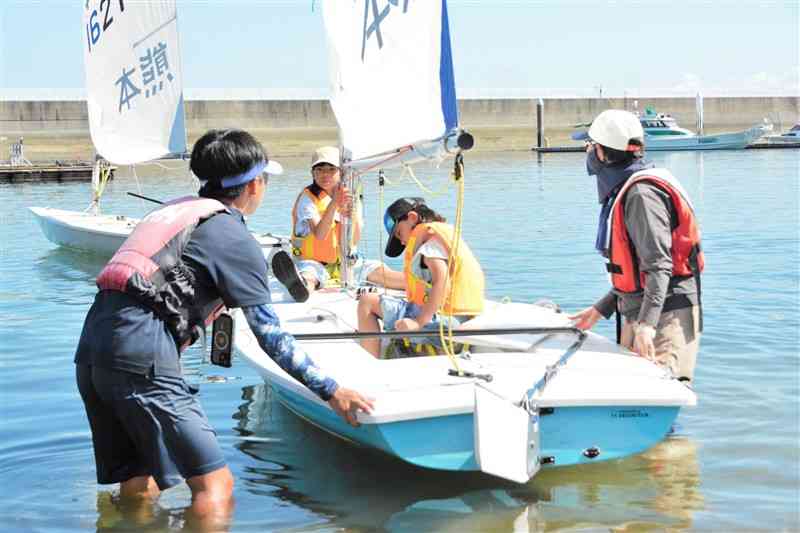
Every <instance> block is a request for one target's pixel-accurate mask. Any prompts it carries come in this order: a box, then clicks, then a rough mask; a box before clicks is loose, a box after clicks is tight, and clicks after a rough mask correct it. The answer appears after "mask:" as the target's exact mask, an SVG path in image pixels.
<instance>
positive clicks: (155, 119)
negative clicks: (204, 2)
mask: <svg viewBox="0 0 800 533" xmlns="http://www.w3.org/2000/svg"><path fill="white" fill-rule="evenodd" d="M83 7H84V11H83V43H84V44H83V49H84V54H83V55H84V64H85V67H86V103H87V107H88V112H89V128H90V131H91V135H92V142H93V143H94V146H95V149H96V150H97V152H98V153H99V154H100V155H101V156H103V157H104V158H105V159H107V160H108V161H110V162H112V163H115V164H133V163H140V162H144V161H149V160H152V159H156V158H159V157H162V156H164V155H167V154H170V153H183V152H185V151H186V130H185V125H184V109H183V80H182V75H181V61H180V53H179V43H178V30H177V10H176V6H175V0H148V1H147V2H139V1H134V0H85V1H84V2H83Z"/></svg>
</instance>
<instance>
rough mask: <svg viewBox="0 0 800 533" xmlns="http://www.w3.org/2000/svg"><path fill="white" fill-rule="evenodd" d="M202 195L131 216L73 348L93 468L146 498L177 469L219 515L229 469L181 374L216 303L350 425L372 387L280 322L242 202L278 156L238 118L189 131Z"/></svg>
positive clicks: (225, 506) (251, 204) (202, 511)
mask: <svg viewBox="0 0 800 533" xmlns="http://www.w3.org/2000/svg"><path fill="white" fill-rule="evenodd" d="M190 168H191V170H192V172H193V173H194V175H195V176H196V177H197V178H198V179H199V180H200V181H201V182H203V186H202V188H201V189H200V192H199V197H186V198H180V199H178V200H174V201H171V202H168V203H167V204H165V205H164V206H163V207H160V208H158V209H157V210H155V211H153V212H152V213H150V214H149V215H148V216H147V217H145V218H144V219H143V220H142V221H141V222H140V223H139V224H138V225H137V226H136V228H135V229H134V231H133V233H132V234H131V235H130V237H129V238H128V239H127V240H126V241H125V243H124V244H123V245H122V247H121V248H120V250H119V251H118V252H117V253H116V254H115V255H114V257H113V258H112V259H111V261H109V263H108V264H107V265H106V266H105V268H103V270H102V272H101V273H100V276H98V278H97V285H98V288H99V289H100V290H99V292H98V293H97V295H96V297H95V301H94V303H93V305H92V307H91V309H90V310H89V313H88V315H87V317H86V320H85V322H84V326H83V332H82V334H81V339H80V341H79V344H78V349H77V352H76V355H75V363H76V369H77V370H76V378H77V383H78V389H79V391H80V394H81V398H82V399H83V402H84V405H85V408H86V414H87V417H88V419H89V424H90V427H91V430H92V441H93V444H94V453H95V463H96V467H97V480H98V482H99V483H101V484H110V483H120V495H121V497H122V498H125V499H131V500H133V501H143V500H149V499H154V498H155V497H157V496H158V495H159V493H160V491H162V490H165V489H167V488H169V487H172V486H174V485H176V484H178V483H180V482H181V481H182V480H186V482H187V484H188V485H189V488H190V489H191V491H192V508H191V510H192V511H193V515H194V516H195V517H197V518H199V519H200V520H201V522H202V523H203V524H204V525H205V526H208V527H207V528H208V529H215V530H216V529H219V528H220V527H221V526H222V522H224V520H225V516H226V515H227V514H228V513H229V512H230V508H231V504H232V499H231V494H232V488H233V477H232V475H231V472H230V470H229V469H228V467H227V466H226V463H225V458H224V456H223V454H222V450H221V448H220V446H219V443H218V442H217V440H216V434H215V432H214V430H213V429H212V428H211V426H210V424H209V422H208V419H207V418H206V416H205V414H204V413H203V409H202V407H201V406H200V403H199V401H198V399H197V396H196V394H197V392H198V390H197V388H196V387H193V386H192V385H189V384H188V383H186V382H185V381H184V378H183V373H182V368H181V362H180V353H181V352H182V351H183V350H184V349H185V348H186V347H188V346H189V345H190V344H192V343H194V342H195V341H196V340H198V338H199V337H201V336H203V335H204V330H205V325H206V324H208V323H210V322H211V321H212V320H214V319H215V317H217V316H218V314H219V312H220V311H222V310H224V308H225V307H227V308H241V309H242V312H243V314H244V316H245V318H246V319H247V322H248V324H249V325H250V328H251V329H252V330H253V333H254V334H255V337H256V339H257V340H258V343H259V345H260V346H261V348H262V349H263V350H264V352H265V353H267V354H268V355H269V356H270V357H271V358H272V359H273V360H275V362H276V363H277V364H278V365H279V366H280V367H281V368H283V369H284V370H285V371H286V372H288V373H289V374H291V375H292V376H293V377H294V378H296V379H297V380H298V381H300V382H301V383H303V384H304V385H305V386H306V387H308V388H309V389H310V390H312V391H313V392H314V393H316V394H317V395H318V396H319V397H320V398H322V399H323V400H325V401H327V402H328V403H329V404H330V406H331V407H332V408H333V410H334V411H336V412H337V413H338V414H339V415H341V416H342V417H343V418H345V419H346V420H347V421H348V422H350V423H351V424H353V425H356V424H357V422H356V411H358V410H363V411H369V410H370V409H371V406H372V402H371V400H368V399H366V398H364V397H363V396H361V395H360V394H359V393H357V392H355V391H352V390H349V389H346V388H344V387H340V386H339V385H338V384H337V383H336V381H334V380H333V379H331V378H330V377H328V376H327V375H325V373H324V372H323V371H322V370H321V369H319V368H318V367H317V366H316V365H315V364H314V362H313V361H312V360H311V359H310V358H309V357H308V356H307V355H306V354H305V352H304V351H303V350H302V348H300V347H299V345H298V344H297V343H296V342H295V340H294V338H293V337H292V336H291V335H289V334H288V333H285V332H284V331H283V330H282V329H281V327H280V323H279V321H278V318H277V316H276V315H275V312H274V310H273V308H272V305H271V304H270V294H269V289H268V286H267V271H266V264H265V262H264V256H263V254H262V252H261V248H260V247H259V245H258V243H257V242H256V240H255V239H254V238H253V236H252V235H251V234H250V232H249V231H248V230H247V227H246V225H245V216H247V215H250V214H252V213H254V212H255V211H256V210H257V209H258V207H259V206H260V204H261V201H262V199H263V196H264V192H265V191H266V188H267V181H268V179H269V175H270V174H280V173H281V172H282V168H281V166H280V165H279V164H278V163H277V162H275V161H271V160H270V159H269V158H268V157H267V154H266V151H265V150H264V148H263V147H262V146H261V144H260V143H259V142H258V141H257V140H256V139H255V138H253V136H252V135H250V134H249V133H247V132H245V131H242V130H233V129H232V130H211V131H209V132H208V133H206V134H205V135H203V136H202V137H201V138H200V139H199V140H198V141H197V142H196V143H195V145H194V148H193V150H192V157H191V162H190Z"/></svg>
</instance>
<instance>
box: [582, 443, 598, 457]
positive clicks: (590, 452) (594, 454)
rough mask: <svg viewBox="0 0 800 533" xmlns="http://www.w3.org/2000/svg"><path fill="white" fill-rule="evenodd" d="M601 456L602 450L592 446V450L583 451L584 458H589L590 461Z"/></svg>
mask: <svg viewBox="0 0 800 533" xmlns="http://www.w3.org/2000/svg"><path fill="white" fill-rule="evenodd" d="M599 455H600V450H598V449H597V448H595V447H594V446H592V447H591V448H586V449H585V450H583V456H584V457H588V458H589V459H594V458H595V457H597V456H599Z"/></svg>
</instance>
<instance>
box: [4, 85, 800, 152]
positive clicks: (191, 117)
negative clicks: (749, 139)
mask: <svg viewBox="0 0 800 533" xmlns="http://www.w3.org/2000/svg"><path fill="white" fill-rule="evenodd" d="M536 104H537V100H536V99H533V98H518V99H514V98H509V99H504V98H496V99H465V100H460V101H459V109H460V118H461V123H462V125H463V126H464V127H465V128H467V129H470V130H473V131H474V132H475V133H476V137H477V140H478V144H477V146H476V148H477V149H481V148H484V149H529V148H530V147H532V146H533V145H534V144H535V141H536ZM648 106H652V107H654V108H655V109H656V110H657V111H659V112H665V113H669V114H671V115H672V116H673V117H675V118H676V119H677V121H678V123H679V124H680V125H683V126H684V127H687V128H689V129H694V127H695V124H696V118H697V117H696V112H695V99H694V98H637V99H636V100H634V99H632V98H549V99H544V135H545V138H546V140H547V142H548V143H549V144H551V145H552V144H558V143H565V142H568V140H569V134H570V133H571V132H572V131H574V130H573V126H574V125H575V124H580V123H586V122H590V121H591V120H592V118H593V117H594V116H595V115H597V114H598V113H599V112H600V111H602V110H604V109H610V108H615V109H628V110H633V109H634V108H636V109H639V110H644V109H645V108H646V107H648ZM764 118H767V119H769V120H770V121H772V122H773V124H775V127H776V130H779V131H782V130H785V129H788V128H789V127H791V125H793V124H795V123H797V122H798V121H800V97H797V96H783V97H776V96H769V97H709V98H705V99H704V121H705V129H706V131H707V132H711V133H715V132H720V131H726V130H737V129H744V128H746V127H749V126H752V125H753V124H755V123H758V122H761V121H762V120H763V119H764ZM186 124H187V128H188V131H189V137H190V141H191V140H193V139H194V138H196V137H197V136H198V135H200V134H201V133H202V132H203V131H205V130H207V129H209V128H225V127H239V128H244V129H248V130H254V131H255V132H261V134H262V136H263V137H266V138H268V139H269V138H273V137H274V136H281V137H286V138H291V139H295V140H297V141H298V143H299V144H296V146H295V147H296V148H297V149H298V151H300V152H302V151H305V149H306V147H305V146H304V143H303V142H302V141H303V140H304V139H305V138H306V137H308V140H309V142H311V143H312V144H313V143H315V142H317V141H320V140H324V141H331V140H332V141H335V139H336V132H335V128H336V120H335V117H334V114H333V111H332V110H331V107H330V104H329V103H328V101H327V100H189V101H187V102H186ZM375 127H376V128H378V127H389V128H390V127H391V124H377V123H376V124H375ZM20 135H22V136H34V137H48V138H49V137H53V138H56V137H59V136H61V137H69V136H71V137H75V138H85V139H88V135H89V125H88V118H87V110H86V102H85V101H74V100H73V101H11V100H6V101H0V137H2V136H5V137H8V138H13V137H15V136H20ZM482 141H484V142H482ZM0 157H2V155H0Z"/></svg>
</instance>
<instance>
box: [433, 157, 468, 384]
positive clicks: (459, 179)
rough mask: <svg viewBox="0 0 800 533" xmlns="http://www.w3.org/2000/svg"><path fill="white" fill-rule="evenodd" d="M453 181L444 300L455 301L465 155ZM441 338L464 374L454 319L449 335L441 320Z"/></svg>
mask: <svg viewBox="0 0 800 533" xmlns="http://www.w3.org/2000/svg"><path fill="white" fill-rule="evenodd" d="M452 178H453V181H455V182H456V190H457V194H456V220H455V223H454V224H453V228H454V229H453V242H452V243H451V244H450V254H449V257H448V258H447V278H446V279H447V283H448V286H449V289H450V293H449V294H448V296H447V298H446V299H445V300H444V301H448V300H449V301H451V302H452V301H453V296H454V294H455V284H454V283H453V280H454V279H455V268H456V261H455V259H456V257H458V248H459V244H460V242H461V225H462V220H463V212H464V157H463V156H462V155H461V154H460V153H459V154H458V155H456V158H455V161H454V162H453V173H452ZM441 311H442V309H441V305H440V308H439V312H440V313H441ZM439 339H440V341H441V343H442V347H443V348H444V352H445V354H446V355H447V357H448V358H449V359H450V362H451V363H453V367H454V368H455V370H456V372H458V375H462V372H461V368H459V366H458V360H457V359H456V353H455V352H456V350H455V337H454V336H453V321H452V320H448V321H447V335H445V331H444V322H443V321H439Z"/></svg>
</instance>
